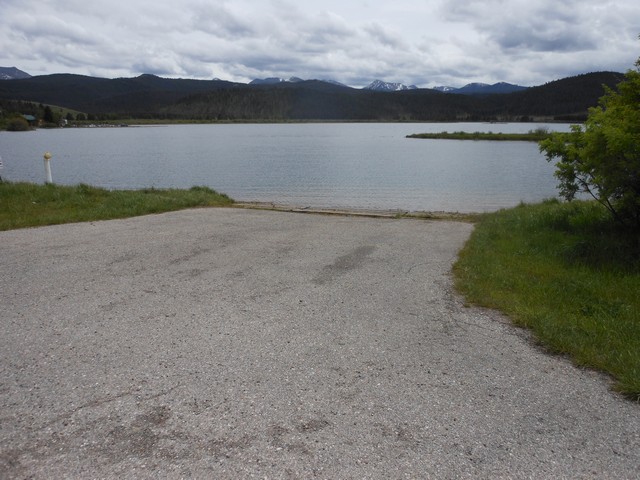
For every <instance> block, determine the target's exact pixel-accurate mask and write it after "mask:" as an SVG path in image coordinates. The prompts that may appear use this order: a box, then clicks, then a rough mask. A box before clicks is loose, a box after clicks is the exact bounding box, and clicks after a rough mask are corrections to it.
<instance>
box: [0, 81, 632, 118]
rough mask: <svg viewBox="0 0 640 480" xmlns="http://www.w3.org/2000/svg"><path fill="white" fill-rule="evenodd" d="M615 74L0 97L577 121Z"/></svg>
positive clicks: (112, 109) (86, 90)
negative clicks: (525, 82)
mask: <svg viewBox="0 0 640 480" xmlns="http://www.w3.org/2000/svg"><path fill="white" fill-rule="evenodd" d="M622 78H623V75H622V74H620V73H615V72H597V73H589V74H584V75H580V76H577V77H570V78H565V79H562V80H557V81H554V82H550V83H547V84H545V85H542V86H539V87H532V88H529V89H527V90H523V91H520V92H515V93H509V94H493V95H486V96H474V95H460V94H447V93H441V92H437V91H435V90H431V89H418V90H408V91H399V92H374V91H370V90H360V89H354V88H349V87H344V86H338V85H334V84H330V83H327V82H321V81H315V80H309V81H303V82H298V83H281V84H276V85H246V84H240V83H232V82H226V81H222V80H182V79H165V78H159V77H155V76H153V75H141V76H140V77H136V78H118V79H103V78H94V77H85V76H80V75H70V74H58V75H46V76H39V77H32V78H29V79H23V80H6V81H2V82H0V101H2V102H3V103H4V104H6V102H8V101H13V102H16V101H21V100H22V101H31V102H36V103H43V104H52V105H59V106H63V107H65V108H70V109H74V110H77V111H80V112H85V113H87V114H88V116H89V118H98V119H117V118H121V119H125V118H151V119H154V118H156V119H176V120H178V119H193V120H209V121H243V120H244V121H251V120H264V121H288V120H294V121H295V120H349V121H527V120H541V119H544V120H571V121H579V120H582V119H584V118H585V117H586V114H587V110H588V108H589V107H592V106H595V105H596V104H597V101H598V99H599V98H600V97H601V96H602V95H603V94H604V89H603V85H608V86H611V87H613V86H615V85H616V84H617V83H619V82H620V81H621V80H622ZM13 105H18V104H15V103H14V104H13ZM22 113H29V112H28V111H25V112H22Z"/></svg>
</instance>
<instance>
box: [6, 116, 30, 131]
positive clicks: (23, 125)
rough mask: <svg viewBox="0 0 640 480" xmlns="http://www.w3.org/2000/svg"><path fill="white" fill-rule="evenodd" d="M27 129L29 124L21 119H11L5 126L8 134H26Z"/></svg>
mask: <svg viewBox="0 0 640 480" xmlns="http://www.w3.org/2000/svg"><path fill="white" fill-rule="evenodd" d="M29 128H30V127H29V122H27V121H26V120H25V119H24V118H22V117H15V118H12V119H11V120H9V123H8V124H7V130H8V131H9V132H26V131H27V130H29Z"/></svg>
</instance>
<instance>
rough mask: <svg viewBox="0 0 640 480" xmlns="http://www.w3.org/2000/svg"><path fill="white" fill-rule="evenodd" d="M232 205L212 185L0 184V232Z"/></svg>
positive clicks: (227, 198) (230, 201) (228, 199)
mask: <svg viewBox="0 0 640 480" xmlns="http://www.w3.org/2000/svg"><path fill="white" fill-rule="evenodd" d="M232 203H233V200H231V199H230V198H229V197H227V196H226V195H224V194H219V193H217V192H215V191H214V190H211V189H210V188H208V187H192V188H190V189H188V190H180V189H155V188H148V189H143V190H106V189H104V188H96V187H91V186H88V185H84V184H80V185H76V186H72V187H68V186H61V185H36V184H32V183H12V182H0V205H1V206H2V208H0V230H10V229H15V228H25V227H37V226H43V225H55V224H60V223H72V222H86V221H95V220H110V219H115V218H125V217H133V216H137V215H146V214H150V213H161V212H168V211H173V210H181V209H184V208H194V207H211V206H225V205H230V204H232Z"/></svg>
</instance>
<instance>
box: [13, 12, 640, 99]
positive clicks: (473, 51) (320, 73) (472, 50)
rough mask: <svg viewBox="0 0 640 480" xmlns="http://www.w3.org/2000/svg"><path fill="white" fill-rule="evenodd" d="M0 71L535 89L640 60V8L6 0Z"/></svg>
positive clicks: (626, 67) (622, 69)
mask: <svg viewBox="0 0 640 480" xmlns="http://www.w3.org/2000/svg"><path fill="white" fill-rule="evenodd" d="M0 11H1V14H0V31H1V32H2V35H0V66H4V67H13V66H15V67H17V68H19V69H21V70H24V71H26V72H28V73H30V74H31V75H45V74H50V73H78V74H83V75H92V76H100V77H107V78H115V77H132V76H137V75H140V74H141V73H152V74H156V75H159V76H164V77H175V78H177V77H181V78H200V79H211V78H221V79H224V80H232V81H240V82H248V81H250V80H252V79H253V78H264V77H272V76H275V77H284V78H288V77H291V76H297V77H301V78H304V79H311V78H317V79H333V80H337V81H340V82H342V83H345V84H347V85H351V86H354V87H362V86H365V85H367V84H368V83H370V82H371V81H372V80H374V79H382V80H385V81H389V82H402V83H405V84H415V85H417V86H420V87H431V86H435V85H449V86H454V87H460V86H463V85H465V84H467V83H470V82H485V83H495V82H498V81H506V82H510V83H516V84H520V85H527V86H533V85H540V84H542V83H545V82H547V81H551V80H555V79H558V78H563V77H567V76H570V75H576V74H579V73H586V72H591V71H598V70H615V71H623V72H624V71H626V70H628V69H630V68H632V67H633V64H634V62H635V60H636V59H637V58H638V57H640V40H639V39H638V35H639V34H640V6H638V1H637V0H617V1H606V0H579V1H577V0H563V1H562V2H560V1H558V0H422V1H420V0H322V1H317V2H310V1H304V2H301V1H293V0H227V1H225V0H180V1H176V0H171V1H168V0H110V1H109V2H106V1H99V2H90V1H87V0H0Z"/></svg>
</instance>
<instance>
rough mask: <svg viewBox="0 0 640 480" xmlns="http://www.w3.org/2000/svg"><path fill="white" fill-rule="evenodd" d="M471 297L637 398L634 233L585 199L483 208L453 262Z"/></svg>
mask: <svg viewBox="0 0 640 480" xmlns="http://www.w3.org/2000/svg"><path fill="white" fill-rule="evenodd" d="M454 273H455V276H456V285H457V287H458V289H459V290H460V291H461V292H462V293H463V294H464V295H465V297H466V299H467V300H468V301H469V302H471V303H474V304H479V305H482V306H486V307H490V308H497V309H499V310H502V311H503V312H505V313H506V314H507V315H509V316H510V317H511V318H512V319H513V321H514V322H515V323H516V324H517V325H520V326H523V327H527V328H529V329H531V330H532V331H533V332H534V334H535V336H536V338H537V339H538V341H539V342H540V343H541V344H542V345H544V346H546V347H547V348H549V349H550V350H551V351H553V352H557V353H560V354H567V355H569V356H570V357H571V358H572V359H573V360H574V362H575V363H576V364H578V365H581V366H588V367H592V368H596V369H598V370H601V371H604V372H607V373H609V374H611V375H612V376H613V378H614V379H615V381H616V384H615V388H616V389H617V390H619V391H620V392H622V393H624V394H625V395H627V396H629V397H630V398H633V399H635V400H640V295H638V292H640V237H639V236H638V232H630V231H625V230H621V229H620V228H619V227H618V226H617V225H616V224H614V222H613V221H612V220H611V219H610V216H609V215H608V213H607V212H606V211H605V210H604V208H602V207H601V206H600V205H599V204H597V203H595V202H571V203H560V202H557V201H547V202H544V203H543V204H539V205H521V206H519V207H517V208H514V209H510V210H503V211H500V212H496V213H492V214H486V215H484V216H483V217H482V218H481V219H480V221H479V222H478V224H477V227H476V229H475V231H474V233H473V234H472V236H471V238H470V240H469V242H468V243H467V245H466V246H465V247H464V249H463V250H462V251H461V253H460V257H459V260H458V262H457V263H456V265H455V266H454Z"/></svg>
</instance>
